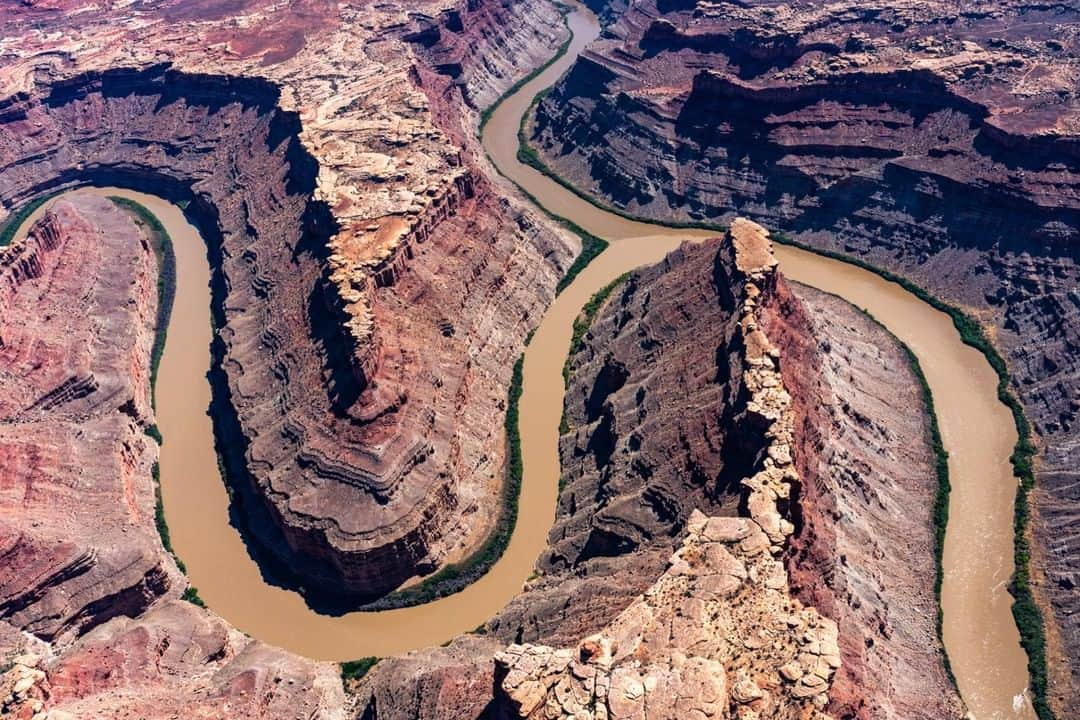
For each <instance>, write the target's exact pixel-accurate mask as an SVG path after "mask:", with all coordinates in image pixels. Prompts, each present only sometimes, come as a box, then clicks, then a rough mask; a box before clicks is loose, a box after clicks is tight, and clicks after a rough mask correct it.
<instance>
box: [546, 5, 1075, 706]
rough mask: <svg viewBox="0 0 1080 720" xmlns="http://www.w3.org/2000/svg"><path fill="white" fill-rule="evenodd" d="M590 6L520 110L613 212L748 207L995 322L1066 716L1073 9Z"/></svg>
mask: <svg viewBox="0 0 1080 720" xmlns="http://www.w3.org/2000/svg"><path fill="white" fill-rule="evenodd" d="M596 4H597V3H594V5H596ZM599 4H600V5H602V7H601V8H600V9H601V10H602V11H603V12H604V14H605V16H606V17H607V18H609V20H610V22H609V24H608V25H607V26H606V29H605V33H604V35H603V36H602V37H601V38H600V39H599V40H598V41H596V42H595V43H593V44H592V45H591V47H590V48H588V49H587V51H586V52H585V53H584V54H583V56H582V57H581V59H580V60H579V62H578V63H577V64H576V66H575V67H574V68H573V69H572V71H571V72H570V73H569V74H568V75H567V76H566V77H565V78H564V80H563V81H562V82H561V83H560V84H559V85H558V86H556V88H555V89H554V90H553V91H552V92H551V93H550V94H549V95H548V96H547V97H546V98H545V100H544V102H542V103H541V104H540V107H539V109H538V111H537V119H536V122H535V125H534V128H533V129H534V133H533V141H534V144H535V147H536V148H537V150H538V151H539V152H540V154H541V156H542V157H543V159H544V162H546V163H548V164H549V165H550V166H551V167H552V168H553V169H554V170H555V171H557V172H558V173H559V174H560V175H562V176H564V177H566V178H568V179H570V180H571V181H572V182H574V183H575V184H576V185H578V186H579V187H582V188H584V189H586V190H588V191H589V192H591V193H594V194H596V195H597V196H599V197H601V198H603V199H605V200H606V201H608V202H610V203H612V204H614V205H616V206H618V207H621V208H624V209H626V210H628V211H630V212H632V213H636V214H642V215H646V216H649V217H652V218H656V219H661V220H668V221H708V222H723V221H725V220H726V219H728V218H730V217H733V216H734V215H736V214H741V215H746V216H749V217H752V218H755V219H757V220H759V221H761V222H766V223H768V224H770V225H773V226H775V227H778V228H780V229H783V230H784V231H786V232H789V233H791V234H792V235H794V236H795V237H796V238H797V239H799V240H800V241H802V242H805V243H809V244H811V245H814V246H816V247H819V248H823V249H828V250H833V251H838V252H842V253H846V254H849V255H852V256H855V257H858V258H860V259H864V260H866V261H868V262H870V263H872V264H874V265H877V266H880V267H884V268H887V269H890V270H893V271H896V272H900V273H903V274H905V275H907V276H909V277H911V278H913V279H914V280H915V281H917V282H918V283H919V284H921V285H923V286H924V287H927V288H928V289H929V290H931V291H932V292H934V293H935V294H937V295H939V296H941V297H943V298H945V299H947V300H949V301H951V302H954V303H957V304H960V305H963V306H966V307H967V308H969V309H970V310H971V311H972V312H974V313H975V314H976V315H977V316H978V317H979V318H980V319H982V320H983V321H984V322H985V323H986V325H987V326H988V327H990V328H992V334H993V335H994V337H995V340H996V342H997V343H998V344H999V346H1000V347H1001V348H1002V349H1003V350H1004V351H1005V354H1006V355H1007V360H1008V362H1009V366H1010V372H1011V375H1012V378H1013V384H1014V388H1015V389H1016V391H1017V392H1018V394H1019V395H1020V397H1021V399H1022V402H1023V403H1024V406H1025V409H1026V411H1027V413H1028V416H1029V418H1030V419H1031V420H1032V422H1033V424H1034V429H1035V431H1036V433H1037V435H1038V437H1039V438H1040V440H1041V442H1040V446H1041V456H1040V462H1039V466H1038V469H1037V473H1038V485H1039V489H1038V490H1037V491H1036V493H1035V494H1034V496H1033V503H1034V506H1035V510H1036V514H1035V519H1034V522H1033V526H1032V527H1033V533H1034V539H1035V543H1034V546H1035V555H1036V562H1037V566H1038V568H1037V570H1038V572H1037V575H1040V574H1041V575H1042V576H1043V577H1037V578H1036V580H1037V582H1038V583H1039V585H1040V587H1039V588H1038V589H1037V590H1038V592H1039V593H1041V595H1042V598H1043V599H1044V600H1045V601H1046V602H1047V604H1048V607H1049V609H1050V613H1049V615H1048V617H1049V620H1050V622H1049V629H1050V638H1051V641H1052V642H1051V648H1050V652H1051V656H1052V659H1053V660H1054V661H1055V662H1052V667H1051V674H1052V682H1053V688H1052V695H1053V697H1054V702H1056V703H1057V705H1058V708H1059V710H1061V712H1062V714H1063V715H1065V716H1069V715H1070V714H1075V712H1076V707H1075V705H1074V703H1072V701H1071V700H1070V698H1075V697H1077V693H1075V692H1073V691H1072V690H1071V689H1070V688H1073V687H1074V686H1075V678H1073V677H1072V674H1073V672H1072V668H1074V667H1075V666H1076V659H1077V658H1078V657H1080V625H1078V624H1077V620H1076V618H1080V613H1077V612H1076V610H1077V607H1078V606H1077V602H1078V601H1077V594H1076V593H1075V591H1074V589H1075V586H1076V584H1077V573H1078V569H1077V568H1078V565H1077V563H1078V558H1080V554H1078V553H1077V551H1076V549H1077V534H1076V527H1077V523H1076V522H1075V520H1076V510H1075V508H1076V506H1077V503H1078V502H1080V497H1077V494H1076V488H1077V487H1078V485H1077V482H1076V479H1077V478H1076V473H1075V471H1074V468H1075V466H1076V453H1077V448H1076V443H1075V442H1074V441H1073V436H1074V435H1075V426H1076V415H1077V409H1078V408H1077V406H1076V403H1075V402H1074V401H1073V398H1074V397H1075V396H1076V395H1077V388H1078V387H1080V367H1078V365H1077V362H1076V358H1075V355H1076V353H1075V352H1074V348H1075V346H1076V345H1077V339H1078V337H1080V335H1078V332H1080V331H1078V328H1080V322H1078V318H1080V301H1078V299H1077V297H1076V293H1075V291H1074V288H1075V286H1076V284H1077V281H1078V279H1080V271H1078V266H1077V259H1078V258H1077V253H1076V247H1077V241H1078V239H1080V236H1078V234H1077V233H1078V228H1080V160H1078V155H1077V147H1078V145H1077V137H1078V132H1080V124H1078V123H1080V102H1078V98H1077V87H1078V86H1080V84H1078V78H1080V16H1078V15H1077V12H1076V9H1075V8H1074V7H1072V6H1069V5H1060V4H1059V5H1053V4H1051V5H1042V4H1038V3H1029V2H1024V1H1023V0H1018V1H1017V2H1007V3H975V4H974V5H972V4H965V5H964V6H963V7H960V6H955V5H949V4H946V3H939V2H932V1H930V0H921V1H920V2H914V3H906V4H903V5H901V6H897V5H895V4H877V5H874V4H871V5H867V4H866V3H859V4H855V3H845V2H833V3H828V4H825V5H820V6H813V7H810V6H805V7H804V6H796V5H791V4H785V3H774V2H751V3H742V4H738V3H711V2H693V1H690V0H687V1H686V2H682V1H679V2H656V1H655V0H639V1H637V2H630V3H619V2H611V3H599Z"/></svg>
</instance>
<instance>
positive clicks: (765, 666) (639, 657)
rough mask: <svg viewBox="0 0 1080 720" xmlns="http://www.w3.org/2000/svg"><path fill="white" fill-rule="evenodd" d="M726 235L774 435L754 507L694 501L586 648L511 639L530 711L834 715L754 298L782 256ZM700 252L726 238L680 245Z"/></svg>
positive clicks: (781, 411)
mask: <svg viewBox="0 0 1080 720" xmlns="http://www.w3.org/2000/svg"><path fill="white" fill-rule="evenodd" d="M727 239H728V241H729V242H730V244H731V246H732V249H731V251H730V252H731V253H732V256H733V257H732V261H731V262H730V263H728V264H726V265H725V264H721V263H719V262H718V263H717V265H718V267H717V270H716V274H717V275H719V278H716V279H714V282H715V283H716V284H717V285H721V284H723V285H726V286H727V287H722V288H718V290H719V292H720V293H724V292H725V291H726V292H730V293H731V297H730V298H723V297H722V296H721V297H722V299H721V303H722V304H727V303H730V305H728V307H729V308H730V312H731V313H732V317H733V319H735V320H736V322H737V323H738V325H737V331H736V333H735V337H734V338H732V340H731V341H730V343H731V346H732V347H733V349H737V351H739V352H740V353H741V357H740V358H739V361H740V362H738V363H737V364H736V367H740V366H741V369H742V375H741V378H739V381H740V382H741V390H740V393H741V394H744V395H745V396H746V399H745V403H746V404H745V411H744V412H745V413H746V416H747V420H746V423H747V425H749V426H751V427H754V428H755V430H756V431H757V433H758V434H760V436H761V437H762V438H763V440H764V445H763V447H761V448H759V449H758V453H757V456H756V457H755V461H754V465H753V467H754V468H755V469H756V472H753V474H751V475H749V476H747V477H744V478H743V479H742V481H741V484H742V486H743V494H744V496H743V503H744V504H745V514H746V516H744V517H712V518H709V517H706V516H705V515H704V514H702V513H700V511H697V512H695V513H694V514H692V515H691V517H690V518H689V521H688V522H687V532H686V536H685V538H684V540H683V543H682V546H681V547H680V548H679V549H678V550H677V551H676V552H675V554H674V555H672V557H671V559H670V561H669V562H668V567H667V569H666V570H665V571H664V573H663V574H662V575H661V576H660V578H659V579H658V580H657V581H656V582H655V583H654V584H653V585H652V586H651V587H650V588H649V589H648V590H647V591H646V592H645V594H644V595H643V596H642V597H640V598H638V599H637V600H635V601H634V602H633V603H631V604H630V606H629V607H628V608H627V609H626V610H624V611H623V612H622V613H620V614H619V615H618V617H616V618H615V619H614V620H613V621H612V622H611V623H610V624H609V625H608V626H607V627H605V628H604V629H603V630H601V631H600V632H599V633H597V634H595V635H592V636H590V637H588V638H586V639H585V640H583V641H582V642H581V643H580V644H579V645H578V647H577V648H574V649H568V648H564V649H554V648H551V647H547V646H539V645H531V644H530V645H512V646H510V648H508V649H507V650H506V651H504V652H502V653H500V654H498V655H496V663H497V664H498V676H499V677H500V678H501V686H502V689H503V690H504V691H505V692H506V693H507V695H508V696H509V698H510V701H511V702H512V703H513V705H514V707H515V708H516V710H517V712H518V713H519V715H520V716H521V717H536V718H541V717H566V718H571V717H581V716H582V713H584V715H585V716H587V717H596V718H634V717H645V716H647V715H652V714H656V715H658V716H660V717H692V716H696V717H739V718H743V719H745V718H758V717H770V718H772V717H774V718H786V717H791V718H795V717H801V718H808V717H826V716H825V715H824V714H823V713H821V712H820V711H822V710H824V708H825V707H826V706H827V705H828V702H829V698H828V692H829V684H830V681H831V680H832V677H833V674H834V672H835V671H836V669H837V668H839V667H840V649H839V645H838V644H837V627H836V624H835V623H834V622H833V621H832V620H830V619H828V618H825V617H822V616H821V615H820V614H819V613H818V612H817V611H816V610H815V609H813V608H808V607H804V606H803V605H802V604H801V603H800V602H799V601H797V600H795V599H794V598H793V597H792V596H791V594H790V593H789V588H788V577H787V571H786V569H785V567H784V563H783V561H782V559H780V557H779V556H781V555H782V553H783V551H784V549H785V548H786V545H787V540H788V537H789V536H790V535H791V534H792V532H793V531H794V529H795V526H794V525H793V524H792V523H791V521H790V520H789V519H788V518H787V517H785V516H784V514H781V510H785V509H786V508H787V507H789V501H790V500H791V497H792V489H793V486H797V485H798V484H799V482H800V479H799V475H798V472H797V470H796V469H795V465H794V459H793V445H794V442H795V436H794V431H795V428H794V423H795V416H794V413H793V412H792V409H791V396H790V395H789V394H788V393H787V391H786V389H785V388H784V384H783V379H782V377H781V374H780V371H779V367H778V365H779V364H780V363H779V361H780V351H779V349H778V348H777V347H776V346H775V345H773V344H772V342H771V341H770V340H769V338H768V337H767V336H766V335H765V333H764V332H763V330H762V328H761V327H760V323H761V317H760V314H761V311H760V310H758V308H759V306H760V304H761V303H762V301H763V300H764V301H765V302H767V300H766V299H765V298H762V295H763V294H765V295H767V294H769V293H771V292H772V291H773V289H774V287H775V283H776V276H777V273H776V259H775V258H774V257H773V255H772V251H771V249H770V247H769V241H768V235H767V233H766V232H765V231H764V229H763V228H761V227H760V226H758V225H756V224H754V223H751V222H749V221H746V220H742V219H738V220H736V221H735V222H734V223H733V225H732V227H731V231H730V232H729V234H728V238H727ZM703 251H704V252H705V253H709V251H713V252H715V251H716V247H715V246H711V247H710V246H706V247H704V248H694V249H693V250H690V249H686V250H684V252H686V253H687V254H696V253H701V252H703ZM721 252H723V251H721ZM676 262H677V261H676ZM725 272H727V273H729V276H728V277H723V273H725ZM721 347H723V346H721ZM718 352H720V351H718ZM785 514H786V512H785Z"/></svg>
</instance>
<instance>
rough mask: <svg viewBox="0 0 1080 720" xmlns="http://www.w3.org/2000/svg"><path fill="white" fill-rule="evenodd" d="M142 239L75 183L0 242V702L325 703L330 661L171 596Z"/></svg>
mask: <svg viewBox="0 0 1080 720" xmlns="http://www.w3.org/2000/svg"><path fill="white" fill-rule="evenodd" d="M151 241H152V238H151V237H150V235H149V234H147V233H146V232H145V231H144V230H142V229H140V228H139V227H137V226H136V224H135V223H134V222H133V221H132V219H131V218H130V217H129V216H128V215H127V214H126V213H125V212H124V211H122V210H120V209H119V208H118V207H116V206H114V205H113V204H112V203H111V202H110V201H109V200H107V199H105V198H102V197H99V196H97V195H89V194H85V195H74V196H71V197H70V199H67V198H65V199H63V200H60V201H58V202H57V203H56V204H55V205H54V207H53V208H52V209H50V210H49V211H48V212H47V213H46V215H45V216H44V217H43V218H42V219H41V220H40V221H39V222H38V223H37V224H36V225H35V226H34V227H33V229H32V230H31V231H30V234H29V235H28V237H27V238H26V239H25V240H22V241H19V242H17V243H16V244H14V245H12V246H11V247H8V248H5V249H4V250H3V252H2V254H0V267H2V270H0V287H2V288H3V289H2V291H0V307H2V310H3V312H2V313H0V357H2V358H3V367H4V371H3V373H0V385H2V390H3V391H2V392H0V395H2V397H3V400H0V408H2V409H0V466H2V467H3V473H0V478H2V482H0V490H2V492H0V505H2V506H3V512H2V513H0V517H2V518H3V519H2V521H0V557H2V559H3V562H0V657H2V658H3V669H4V672H3V673H0V715H3V716H4V717H9V716H10V717H17V718H30V717H34V718H39V719H40V718H44V717H49V718H54V719H56V720H62V719H64V718H84V717H103V718H104V717H128V716H132V717H167V716H171V715H172V714H174V713H175V712H177V711H179V709H180V708H183V709H184V713H185V716H187V717H206V718H210V717H221V713H222V712H225V713H227V714H228V716H229V717H252V718H254V717H294V716H295V717H310V716H319V717H326V718H330V717H334V716H335V712H336V710H335V708H336V709H340V707H341V705H342V701H343V699H342V697H341V690H340V685H339V684H338V680H337V674H336V671H335V668H333V667H331V666H328V665H326V664H321V665H320V664H316V663H313V662H310V661H307V660H302V659H300V658H295V657H291V656H289V655H288V654H287V653H284V652H282V651H280V650H276V649H272V648H268V647H266V646H263V645H262V644H260V643H258V642H256V641H253V640H251V639H249V638H247V637H244V636H243V635H242V634H241V633H239V632H237V631H235V630H232V629H230V628H229V627H228V626H227V625H226V624H225V623H224V622H222V621H221V620H219V619H217V618H216V617H214V616H213V615H211V614H210V613H209V612H208V611H206V610H202V609H199V608H197V607H195V606H194V605H192V604H190V603H187V602H181V601H179V600H177V599H176V598H177V597H178V596H179V595H180V593H181V591H182V589H183V587H184V585H185V582H184V580H183V578H182V576H181V575H180V573H179V571H178V570H177V568H176V566H175V564H174V563H173V561H172V559H171V558H170V557H169V556H168V554H167V553H166V552H165V549H164V548H163V547H162V546H161V541H160V539H159V537H158V532H157V529H156V527H155V521H154V503H155V499H154V488H153V486H152V481H151V473H150V467H151V465H152V463H154V462H156V460H157V452H158V451H157V444H156V443H155V442H154V441H153V440H152V439H151V438H150V436H149V435H147V434H146V432H145V431H146V429H147V428H148V427H149V426H150V425H151V424H152V423H153V419H154V417H153V411H152V410H151V408H150V387H149V365H150V349H151V344H152V342H153V339H154V329H155V321H156V315H157V302H158V298H157V275H158V268H157V261H156V260H155V257H154V249H153V248H152V247H151V244H150V243H151ZM26 318H34V320H33V322H28V321H26V320H25V319H26ZM286 711H287V712H288V713H289V714H288V715H286V714H285V713H286ZM46 713H47V714H46ZM293 713H295V715H294V714H293Z"/></svg>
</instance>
